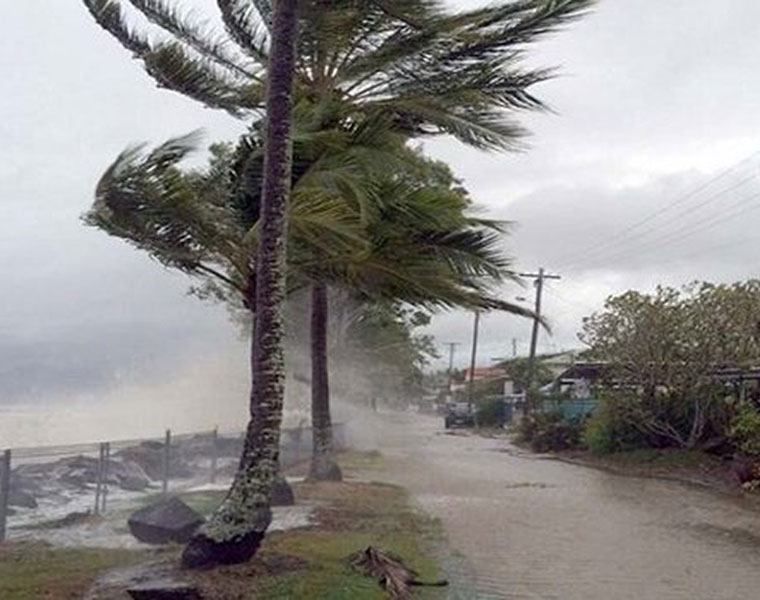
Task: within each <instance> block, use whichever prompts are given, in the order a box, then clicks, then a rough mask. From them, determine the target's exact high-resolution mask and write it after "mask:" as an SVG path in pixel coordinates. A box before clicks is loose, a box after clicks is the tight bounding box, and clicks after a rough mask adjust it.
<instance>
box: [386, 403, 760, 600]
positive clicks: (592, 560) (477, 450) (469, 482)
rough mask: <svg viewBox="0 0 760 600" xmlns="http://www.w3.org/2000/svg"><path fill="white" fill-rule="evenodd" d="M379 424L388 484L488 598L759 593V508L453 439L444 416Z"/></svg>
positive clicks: (656, 598) (676, 599)
mask: <svg viewBox="0 0 760 600" xmlns="http://www.w3.org/2000/svg"><path fill="white" fill-rule="evenodd" d="M380 418H382V419H383V420H384V421H386V425H389V424H390V423H391V422H392V424H393V426H392V427H388V426H385V427H383V428H382V434H381V435H382V436H383V437H382V439H381V440H379V443H378V445H379V447H380V449H381V451H382V452H383V454H384V456H386V457H387V462H388V465H389V469H388V471H387V476H385V475H384V478H385V479H387V480H389V481H391V482H393V483H397V484H400V485H403V486H405V487H407V488H408V489H409V490H410V491H411V492H412V493H413V494H414V496H415V497H416V498H417V500H418V501H419V502H420V504H421V505H422V506H423V507H424V508H425V509H426V510H427V511H429V512H430V513H432V514H433V515H434V516H437V517H439V518H440V519H441V521H442V523H443V526H444V529H445V531H446V533H447V536H448V538H449V542H450V543H451V545H452V546H453V548H454V550H455V551H457V552H460V553H461V554H463V555H464V557H465V562H466V564H467V565H469V566H468V567H467V570H470V569H471V570H474V573H475V583H474V586H475V587H476V588H477V592H475V595H476V596H477V597H478V598H514V599H518V598H519V599H527V598H530V599H535V598H541V599H561V600H596V599H600V600H601V599H605V600H607V599H610V600H627V599H636V600H641V599H644V600H650V599H651V600H682V599H684V600H685V599H691V600H694V599H700V600H701V599H704V600H735V599H740V598H741V599H754V598H760V512H758V511H757V510H753V509H752V508H751V507H750V506H749V503H748V502H746V501H742V500H741V499H736V498H733V497H730V496H727V495H723V494H719V493H714V492H711V491H709V490H706V489H702V488H697V487H693V486H687V485H682V484H679V483H674V482H668V481H661V480H650V479H641V478H630V477H621V476H616V475H612V474H609V473H605V472H602V471H597V470H594V469H589V468H585V467H580V466H574V465H569V464H566V463H562V462H558V461H554V460H547V459H541V458H539V457H536V456H534V455H530V454H528V453H524V452H522V451H519V450H518V449H516V448H514V447H513V446H511V445H510V444H509V443H508V442H506V441H504V440H493V439H484V438H480V437H476V436H465V435H448V434H445V433H444V432H443V429H442V422H441V420H440V419H433V418H429V417H421V416H417V415H413V416H401V415H393V416H390V415H388V416H383V417H380ZM385 472H386V471H385V470H384V473H385ZM464 570H465V569H464V568H462V572H461V573H457V572H454V573H449V576H450V577H451V578H452V579H454V580H456V579H457V577H458V576H460V575H462V576H464ZM455 571H456V569H455Z"/></svg>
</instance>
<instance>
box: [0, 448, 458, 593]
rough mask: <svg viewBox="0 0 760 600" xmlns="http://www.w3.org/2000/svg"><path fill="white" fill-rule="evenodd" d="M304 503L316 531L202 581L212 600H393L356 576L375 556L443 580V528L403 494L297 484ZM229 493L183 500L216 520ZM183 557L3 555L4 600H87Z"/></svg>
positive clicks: (119, 510)
mask: <svg viewBox="0 0 760 600" xmlns="http://www.w3.org/2000/svg"><path fill="white" fill-rule="evenodd" d="M342 458H343V459H344V460H342V461H341V466H342V467H343V469H344V472H345V471H346V470H347V469H348V470H350V469H352V468H357V467H360V468H362V469H364V468H366V466H368V465H369V466H377V468H381V464H382V458H381V457H380V456H379V455H377V454H376V453H374V454H373V453H370V454H358V453H352V454H350V455H348V456H346V455H344V456H342ZM294 491H295V494H296V498H297V501H298V503H299V504H300V503H311V504H315V505H316V506H317V507H318V508H317V509H316V516H315V523H314V525H313V526H310V527H307V528H301V529H294V530H290V531H285V532H273V533H271V534H270V535H268V536H267V538H266V539H265V541H264V544H263V545H262V547H261V549H260V551H259V553H258V554H257V556H256V557H255V559H254V560H253V561H251V562H250V563H248V564H246V565H238V566H228V567H220V568H218V569H214V570H211V571H204V572H199V573H193V574H192V577H193V578H194V579H195V580H196V581H197V583H198V584H199V586H200V587H201V589H202V590H203V592H204V598H208V600H264V599H267V600H268V599H270V598H275V599H277V598H282V599H290V598H299V599H303V600H317V599H320V600H381V599H384V598H387V596H386V595H385V592H384V591H383V590H382V589H381V588H380V586H379V585H378V583H377V581H376V580H375V579H374V578H371V577H367V576H365V575H363V574H362V573H358V572H356V571H355V570H354V569H353V568H352V567H351V566H350V564H349V562H348V560H347V559H348V557H349V556H350V555H351V554H353V553H354V552H357V551H360V550H363V549H364V548H366V547H367V546H370V545H371V546H374V547H376V548H380V549H382V550H385V551H387V552H390V553H392V554H394V555H396V556H398V557H400V558H401V559H402V560H403V561H404V563H405V564H406V565H407V566H408V567H409V568H411V569H413V570H415V571H417V572H418V573H419V577H420V579H421V580H423V581H432V580H435V579H436V578H438V577H440V574H439V573H438V570H437V568H436V563H435V561H434V560H433V559H432V558H431V556H430V555H429V554H428V552H427V550H428V548H430V547H431V546H432V545H434V544H438V543H440V541H441V539H442V536H441V527H440V523H439V522H438V521H437V520H435V519H430V518H429V517H427V516H426V515H424V514H422V513H420V512H419V511H417V510H415V509H414V508H412V507H411V506H410V503H409V498H408V496H407V493H406V491H405V490H404V489H403V488H399V487H395V486H391V485H386V484H382V483H363V482H355V481H348V482H344V483H320V484H296V485H295V486H294ZM223 496H224V493H223V492H218V491H213V492H191V493H185V494H179V497H180V498H181V499H182V500H183V501H185V502H186V503H187V504H189V505H190V506H192V507H193V508H194V509H196V510H197V511H198V512H200V513H202V514H208V513H209V512H211V511H212V510H213V509H214V508H215V507H216V506H217V504H218V503H219V502H220V501H221V499H222V497H223ZM158 497H159V496H150V497H146V498H143V499H141V501H139V502H133V503H130V504H129V505H126V506H116V505H115V506H113V507H112V509H111V510H109V511H108V513H106V515H105V516H104V517H100V518H105V519H108V520H109V521H111V522H112V523H113V524H114V526H115V527H118V528H125V527H126V525H125V523H126V518H127V517H128V516H129V514H130V513H131V512H132V511H134V510H135V509H136V508H139V506H141V505H142V504H145V503H148V502H151V501H154V500H156V499H158ZM180 552H181V547H179V546H169V547H163V548H162V549H160V550H157V551H127V550H102V549H97V550H96V549H71V548H66V549H54V548H51V547H49V546H46V545H44V544H41V543H12V544H7V545H5V546H0V599H1V600H37V599H40V598H44V599H46V600H69V599H74V598H82V597H83V596H84V594H85V593H86V591H87V590H88V589H89V587H90V585H91V584H92V582H93V581H94V580H95V578H96V577H97V576H98V575H99V574H101V573H103V572H104V571H107V570H109V569H112V568H116V567H123V566H129V565H133V564H137V563H141V562H152V561H156V560H159V561H164V562H165V561H169V563H170V564H178V562H179V561H178V558H179V553H180ZM444 596H445V592H443V591H441V589H440V588H425V587H422V588H415V589H414V591H413V597H414V598H420V599H433V598H441V597H444Z"/></svg>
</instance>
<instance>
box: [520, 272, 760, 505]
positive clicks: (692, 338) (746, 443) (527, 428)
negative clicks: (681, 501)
mask: <svg viewBox="0 0 760 600" xmlns="http://www.w3.org/2000/svg"><path fill="white" fill-rule="evenodd" d="M758 314H760V281H757V280H750V281H745V282H739V283H735V284H730V285H724V284H721V285H715V284H710V283H694V284H692V285H690V286H688V287H686V288H684V289H673V288H665V287H660V288H658V289H657V290H656V291H655V292H654V293H652V294H642V293H639V292H634V291H631V292H627V293H625V294H623V295H620V296H617V297H612V298H610V299H608V300H607V302H606V304H605V306H604V309H603V310H602V311H600V312H598V313H595V314H594V315H592V316H590V317H588V318H586V319H585V321H584V326H583V331H582V334H581V339H582V340H583V341H584V342H585V343H586V344H587V345H588V347H589V350H588V351H587V352H586V353H585V355H584V359H586V360H591V361H598V362H600V363H602V364H603V365H605V366H604V369H603V376H602V377H601V379H600V380H599V381H597V382H596V386H595V390H594V395H595V396H596V397H597V398H598V399H599V406H598V407H597V409H596V410H595V411H594V412H593V413H592V414H591V415H589V416H588V417H586V418H575V419H565V418H563V417H562V415H561V414H559V413H537V414H533V415H531V416H530V417H529V418H527V419H525V420H524V421H523V422H522V423H521V425H520V427H519V432H518V434H519V438H520V439H521V440H522V441H523V442H525V443H527V444H529V445H530V446H531V447H532V448H533V449H535V450H538V451H552V450H554V451H556V450H568V449H578V448H581V449H587V450H588V451H589V452H590V453H591V454H593V455H595V456H597V457H604V456H618V455H620V454H621V453H622V454H628V456H630V460H628V461H625V460H624V461H622V464H625V463H626V462H628V463H633V462H637V463H639V464H643V465H646V464H654V463H658V464H659V465H660V466H663V467H664V466H665V465H666V463H667V462H668V461H671V462H672V463H673V466H674V467H676V468H687V467H688V464H689V463H690V464H691V465H692V466H698V467H699V468H700V469H701V470H705V469H707V470H710V471H716V470H717V471H719V470H721V465H722V469H723V470H724V471H726V472H730V474H731V476H732V477H733V479H734V481H735V482H736V483H738V484H740V485H742V486H743V487H744V488H745V489H747V490H756V489H758V487H760V380H759V379H758V370H757V367H758V365H760V324H759V323H758ZM559 401H560V402H561V398H559Z"/></svg>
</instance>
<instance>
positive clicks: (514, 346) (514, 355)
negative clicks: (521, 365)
mask: <svg viewBox="0 0 760 600" xmlns="http://www.w3.org/2000/svg"><path fill="white" fill-rule="evenodd" d="M512 358H517V338H512Z"/></svg>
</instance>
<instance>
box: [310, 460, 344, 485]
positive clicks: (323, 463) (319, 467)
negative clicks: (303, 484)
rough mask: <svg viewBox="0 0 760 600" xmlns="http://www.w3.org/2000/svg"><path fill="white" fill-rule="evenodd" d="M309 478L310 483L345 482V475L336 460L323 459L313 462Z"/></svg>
mask: <svg viewBox="0 0 760 600" xmlns="http://www.w3.org/2000/svg"><path fill="white" fill-rule="evenodd" d="M308 478H309V480H310V481H343V473H342V472H341V470H340V467H339V466H338V463H336V462H335V461H334V460H332V459H330V458H322V459H321V460H312V462H311V466H310V468H309V477H308Z"/></svg>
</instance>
